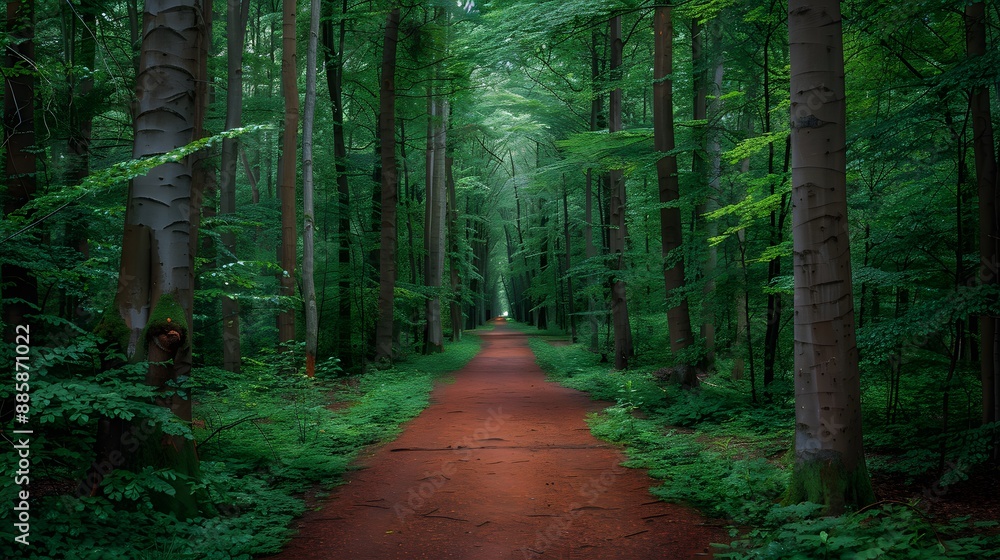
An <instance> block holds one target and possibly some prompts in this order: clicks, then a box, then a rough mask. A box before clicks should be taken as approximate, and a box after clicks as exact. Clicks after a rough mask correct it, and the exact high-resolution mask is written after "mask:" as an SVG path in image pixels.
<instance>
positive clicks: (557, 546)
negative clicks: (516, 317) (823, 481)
mask: <svg viewBox="0 0 1000 560" xmlns="http://www.w3.org/2000/svg"><path fill="white" fill-rule="evenodd" d="M482 336H483V339H484V347H483V349H482V351H481V352H480V353H479V354H478V355H477V356H476V357H475V358H474V359H473V360H472V361H471V362H470V363H469V364H468V365H467V366H466V367H465V368H463V369H462V370H460V371H459V372H457V373H456V374H455V380H454V382H453V383H451V384H446V385H440V386H439V387H437V388H436V389H435V391H434V392H433V393H432V395H431V405H430V407H428V408H427V409H426V410H425V411H424V412H423V413H422V414H420V416H418V417H417V418H415V419H414V420H412V421H411V422H410V423H408V424H407V425H406V426H405V429H404V432H403V433H402V435H401V436H400V437H399V438H398V439H396V440H395V441H393V442H392V443H390V444H388V445H386V446H383V447H381V448H378V449H374V450H372V451H371V452H370V453H367V454H366V456H364V457H363V458H361V459H360V462H361V464H362V466H363V468H362V470H358V471H355V472H353V473H349V474H348V475H347V476H346V477H345V483H344V485H342V486H341V487H340V488H339V489H337V490H336V491H335V492H334V493H333V496H332V497H331V498H330V499H329V501H328V502H327V503H325V504H323V505H322V507H321V508H319V509H316V510H314V511H311V512H310V513H307V514H306V515H305V516H304V517H303V518H302V519H300V520H299V521H298V522H297V528H298V529H299V533H298V534H297V535H296V536H295V537H293V539H292V541H291V542H290V543H289V545H288V546H287V548H286V549H285V550H284V551H283V552H282V553H281V554H279V555H277V556H274V557H273V558H275V559H286V558H287V559H291V558H296V559H308V558H331V557H337V558H341V557H344V558H358V559H362V558H371V559H389V558H408V559H409V558H470V559H471V558H476V559H480V558H482V559H506V558H602V559H603V558H608V559H613V558H623V559H624V558H629V559H643V558H698V557H708V556H710V552H709V551H710V544H711V543H713V542H725V541H727V540H728V535H727V533H726V532H725V531H724V530H723V529H722V528H721V525H720V524H718V523H711V522H709V521H707V520H706V519H705V517H703V516H702V515H701V514H699V513H698V512H697V511H696V510H694V509H691V508H687V507H682V506H677V505H671V504H668V503H666V502H664V501H660V500H657V499H655V498H654V497H652V496H650V494H649V487H650V486H652V485H653V481H652V480H651V479H649V478H648V477H647V476H646V474H645V472H644V471H642V470H636V469H625V468H623V467H621V466H620V463H621V462H622V461H623V460H624V459H625V457H624V456H623V455H622V454H621V452H620V451H619V450H618V449H617V448H616V447H615V446H614V445H611V444H609V443H606V442H602V441H601V440H598V439H596V438H595V437H594V436H592V435H591V433H590V430H589V429H588V427H587V424H586V423H585V417H586V416H587V415H588V414H589V413H594V412H596V411H598V410H601V409H603V408H605V407H607V406H608V405H609V404H611V403H607V402H604V403H601V402H595V401H592V400H591V399H590V398H589V397H588V396H587V395H586V394H584V393H581V392H578V391H575V390H573V389H568V388H564V387H560V386H558V385H556V384H554V383H550V382H547V381H546V380H545V374H544V373H543V372H542V370H541V369H540V368H539V367H538V366H537V365H536V364H535V356H534V355H533V354H532V352H531V351H530V350H529V348H528V345H527V337H526V336H525V335H524V334H522V333H519V332H516V331H514V330H512V329H510V328H507V327H505V326H503V325H498V328H497V329H495V330H494V331H492V332H489V333H485V334H483V335H482Z"/></svg>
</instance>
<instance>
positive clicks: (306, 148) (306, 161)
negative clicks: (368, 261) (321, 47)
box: [302, 0, 320, 377]
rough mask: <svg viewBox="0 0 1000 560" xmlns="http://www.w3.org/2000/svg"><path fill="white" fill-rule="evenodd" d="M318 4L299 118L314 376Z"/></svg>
mask: <svg viewBox="0 0 1000 560" xmlns="http://www.w3.org/2000/svg"><path fill="white" fill-rule="evenodd" d="M319 2H320V0H310V2H309V40H308V43H307V47H306V99H305V110H304V112H303V115H302V299H303V300H305V316H306V375H307V376H309V377H313V376H314V375H315V374H316V347H317V343H318V340H319V309H318V308H317V306H316V280H315V270H316V255H315V253H316V241H315V233H316V210H315V208H314V204H313V191H314V187H313V183H314V182H313V122H314V120H315V117H316V52H317V50H318V49H317V46H318V43H319Z"/></svg>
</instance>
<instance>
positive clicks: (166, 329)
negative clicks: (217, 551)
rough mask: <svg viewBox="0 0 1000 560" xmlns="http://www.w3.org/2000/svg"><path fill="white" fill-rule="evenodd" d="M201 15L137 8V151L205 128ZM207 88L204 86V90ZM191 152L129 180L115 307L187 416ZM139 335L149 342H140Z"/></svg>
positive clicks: (175, 407) (166, 398) (191, 470)
mask: <svg viewBox="0 0 1000 560" xmlns="http://www.w3.org/2000/svg"><path fill="white" fill-rule="evenodd" d="M205 40H206V37H205V20H204V18H203V14H202V12H201V4H200V2H199V1H198V0H151V1H148V2H146V4H145V7H144V13H143V26H142V48H141V51H140V57H139V74H138V76H137V83H136V98H137V103H136V107H137V113H136V119H135V140H134V147H133V153H132V155H133V157H134V158H143V157H148V156H154V155H159V154H163V153H166V152H168V151H170V150H172V149H175V148H178V147H181V146H184V145H186V144H189V143H190V142H191V141H192V140H193V139H194V134H195V133H196V132H197V131H198V130H199V129H200V128H201V123H199V122H197V121H198V115H199V114H200V113H201V110H200V106H201V103H202V100H201V99H199V96H198V93H199V89H200V88H199V86H198V79H197V78H198V76H199V74H200V72H201V70H200V66H201V61H200V60H199V58H200V57H201V56H204V54H205V52H206V51H205V50H204V47H203V45H204V41H205ZM203 91H204V90H203V89H202V92H203ZM191 159H192V158H187V159H185V160H182V161H179V162H174V163H166V164H163V165H160V166H158V167H156V168H154V169H153V170H151V171H150V172H149V173H148V174H147V175H145V176H142V177H138V178H136V179H135V180H133V182H132V187H131V190H130V193H129V202H128V210H127V213H126V224H125V235H124V238H123V246H122V260H121V270H120V273H119V286H118V294H117V296H116V306H117V309H118V312H119V318H120V319H121V321H123V322H124V326H125V328H126V329H127V332H128V333H129V334H128V336H127V341H123V342H124V344H123V345H124V346H125V347H126V350H127V354H128V355H129V356H130V359H132V360H133V361H136V360H142V359H148V360H149V361H150V362H151V365H150V366H149V370H148V372H147V375H146V383H147V384H149V385H151V386H153V387H156V388H157V389H159V390H160V391H161V392H162V396H161V397H159V398H158V399H157V402H158V403H159V404H160V405H162V406H165V407H168V408H169V409H170V410H171V411H172V412H173V413H174V414H175V415H176V416H177V417H179V418H180V419H181V420H183V421H185V422H190V421H191V400H190V398H188V397H187V396H186V395H185V394H184V393H178V392H176V391H175V390H174V389H173V386H175V385H177V384H180V385H181V386H183V384H184V381H185V380H186V379H187V378H188V377H189V375H190V372H191V339H192V333H191V327H190V326H191V324H192V302H193V299H192V298H193V291H192V288H193V268H194V267H193V259H194V256H193V254H192V252H191V247H192V244H191V237H192V235H196V232H195V231H193V230H192V221H193V220H192V200H191V198H192V161H191ZM144 337H145V338H144ZM146 452H147V457H145V458H144V459H143V461H144V462H146V463H148V464H153V465H155V466H172V467H173V468H174V469H176V470H178V471H180V472H182V473H184V474H189V475H193V474H195V473H196V472H197V468H198V467H197V456H196V455H195V451H194V444H193V442H192V441H191V440H188V439H185V438H183V437H179V436H164V437H163V438H162V440H161V439H159V438H153V440H152V444H151V446H150V449H148V450H147V451H146ZM174 487H175V490H176V491H177V493H176V495H174V496H172V497H169V496H163V497H162V500H159V501H160V502H162V504H161V508H163V509H169V510H170V511H173V512H174V513H176V514H178V515H179V516H182V517H190V516H193V515H196V514H197V513H198V510H199V506H198V503H197V501H196V499H195V497H194V495H192V493H191V490H190V488H189V487H188V485H187V484H185V483H183V482H181V481H180V480H178V481H177V482H176V483H175V484H174Z"/></svg>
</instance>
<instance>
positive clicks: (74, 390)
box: [0, 335, 480, 560]
mask: <svg viewBox="0 0 1000 560" xmlns="http://www.w3.org/2000/svg"><path fill="white" fill-rule="evenodd" d="M97 342H98V339H97V338H96V337H93V336H81V338H80V339H78V342H77V344H75V345H67V346H65V347H56V348H53V349H42V352H41V353H40V355H39V357H38V358H36V359H35V360H34V361H33V366H34V371H33V379H34V380H35V381H34V382H33V383H34V385H33V393H32V397H33V403H32V404H33V407H34V410H37V411H39V415H38V416H37V417H35V418H34V421H36V422H38V424H37V425H36V426H41V427H43V428H44V430H37V429H36V434H38V433H40V434H41V435H36V436H35V437H34V438H33V439H32V459H33V463H32V465H33V470H32V475H33V478H32V480H33V481H34V480H36V476H37V478H44V479H46V480H48V481H50V482H54V483H55V486H56V487H58V488H60V489H61V490H60V491H57V492H55V493H50V494H47V495H39V496H38V497H37V498H36V499H35V501H34V502H33V503H32V510H31V511H32V519H31V547H32V548H31V551H32V552H31V553H29V554H28V555H27V556H25V555H23V554H21V552H22V551H21V550H19V549H15V548H13V547H15V546H20V545H17V544H16V543H14V541H13V535H12V534H11V532H10V531H11V529H10V527H12V525H11V514H12V512H11V511H10V509H9V508H8V509H4V510H3V511H2V512H0V521H2V523H3V528H2V529H0V538H2V539H3V542H2V544H0V555H2V556H4V557H10V558H14V557H17V558H39V559H41V558H67V559H71V560H80V559H88V560H89V559H95V560H96V559H103V558H151V559H152V558H156V559H180V558H190V559H205V560H223V559H239V560H250V558H252V557H253V556H255V555H260V554H271V553H275V552H277V551H278V550H279V549H280V547H281V545H282V544H283V543H284V541H285V540H286V539H287V538H288V536H289V525H290V523H291V521H292V519H294V518H295V517H296V516H298V515H300V514H301V513H302V511H303V510H304V500H303V497H304V493H306V492H308V491H314V490H315V489H316V488H330V487H332V486H334V485H336V484H337V483H338V480H339V476H340V475H341V474H343V473H344V472H345V471H346V470H348V469H349V465H350V462H351V460H352V459H353V458H354V456H355V454H356V453H357V452H358V451H359V450H361V449H362V448H364V447H365V446H368V445H372V444H377V443H381V442H385V441H388V440H390V439H391V438H393V437H394V436H395V435H396V434H397V433H398V431H399V429H400V425H401V424H402V423H403V422H405V421H407V420H409V419H411V418H413V417H414V416H416V415H417V414H419V413H420V411H421V410H423V409H424V408H425V407H426V406H427V402H428V394H429V393H430V391H431V389H432V388H433V385H434V383H435V381H436V380H438V379H440V378H441V376H442V375H443V374H444V373H446V372H448V371H453V370H455V369H459V368H460V367H461V366H462V365H464V364H465V363H466V362H468V360H470V359H471V358H472V356H474V355H475V354H476V352H477V351H478V349H479V345H480V344H479V338H478V337H476V336H474V335H467V336H466V337H464V339H463V341H462V342H459V343H454V344H448V345H446V351H445V352H444V353H442V354H438V355H435V356H431V357H423V356H421V357H418V358H416V359H413V360H410V361H406V362H401V363H399V364H397V365H396V367H394V368H393V369H390V370H386V371H375V372H372V373H370V374H366V375H362V376H354V377H347V378H345V377H344V376H343V375H342V372H341V371H340V370H339V367H338V366H337V362H336V360H335V359H331V360H328V361H327V363H326V364H325V365H324V367H321V368H318V373H319V374H318V375H317V377H316V378H313V379H310V378H307V377H305V376H304V375H302V374H301V373H299V371H300V369H299V368H300V367H301V361H300V359H299V357H298V356H296V352H295V347H294V346H293V349H292V350H290V351H287V352H284V353H279V354H276V355H275V356H273V358H274V361H275V363H274V364H269V363H259V364H258V365H249V366H246V367H245V368H244V370H243V372H241V373H239V374H234V373H230V372H227V371H225V370H222V369H218V368H212V367H202V368H198V369H196V370H195V371H194V372H193V374H192V379H193V380H194V381H193V382H192V383H193V384H194V386H193V387H192V389H193V391H194V395H195V398H196V399H197V403H196V407H195V422H194V425H195V427H194V430H193V433H192V430H191V428H189V427H188V426H187V425H184V424H183V423H180V422H178V421H177V420H176V417H174V416H173V415H172V414H171V413H170V411H168V410H166V409H164V408H163V407H160V406H157V405H155V404H153V402H152V396H153V392H152V389H151V388H150V387H147V386H145V385H144V384H143V383H142V379H143V374H144V370H145V368H146V367H147V365H146V364H135V365H129V366H125V367H123V368H120V369H111V370H108V371H105V372H102V373H100V374H98V375H96V376H92V377H90V378H87V377H83V376H80V375H75V373H73V372H79V371H85V368H89V367H94V361H95V360H97V359H98V357H99V355H100V354H99V352H98V350H97V347H96V345H97ZM87 360H90V363H89V364H88V363H86V362H87ZM321 365H322V363H321ZM65 371H69V372H70V375H69V377H67V374H66V373H64V372H65ZM56 372H60V375H58V376H57V375H56ZM3 390H7V388H6V387H5V388H4V389H3ZM3 396H6V395H3V394H0V397H3ZM334 403H343V404H338V405H334ZM101 416H106V417H110V418H122V419H125V420H132V421H133V422H137V421H138V419H139V418H153V419H155V420H156V421H157V422H159V423H161V425H163V427H164V431H165V432H168V433H175V434H178V435H185V436H187V437H194V438H195V439H196V441H198V442H200V445H199V447H198V451H199V455H200V457H201V460H202V461H201V476H200V478H199V479H197V480H195V479H191V478H187V477H184V476H183V475H181V474H180V473H177V472H175V471H173V470H170V469H154V468H152V467H144V468H140V469H137V470H127V469H124V468H108V476H105V477H104V479H103V481H102V482H101V494H100V495H98V496H93V497H92V496H88V495H85V494H83V493H81V492H80V491H78V490H77V485H78V481H81V480H83V479H84V476H85V474H86V472H85V471H86V470H87V468H88V467H90V466H91V463H92V462H93V452H92V446H93V434H94V433H95V432H96V423H97V419H98V418H99V417H101ZM55 442H59V445H55ZM16 459H17V457H16V451H14V450H10V451H7V452H5V453H4V456H3V457H2V460H3V461H4V462H3V464H4V465H16V464H17V460H16ZM100 460H101V458H98V461H100ZM95 464H96V463H95ZM36 473H37V475H36ZM3 474H4V476H3V477H2V478H0V499H3V500H5V501H6V502H7V503H13V500H14V499H15V496H16V492H17V491H18V490H19V487H18V486H16V485H15V484H14V476H13V475H12V474H11V473H9V472H5V473H3ZM178 481H179V482H180V483H182V484H187V485H189V486H190V487H191V488H192V490H194V491H204V492H206V493H207V496H209V497H210V499H211V500H212V502H213V503H214V504H215V507H216V509H217V510H218V511H219V516H218V517H214V518H204V517H196V518H192V519H188V520H186V521H180V520H178V519H176V518H175V517H173V516H169V515H164V514H162V513H159V512H157V511H156V510H155V509H154V508H153V500H154V499H155V498H154V496H156V495H163V494H166V495H173V493H174V492H175V491H176V490H175V486H174V483H176V482H178ZM32 488H33V489H32V496H33V497H34V496H35V491H34V486H33V487H32ZM74 491H76V492H75V493H74ZM123 528H127V529H128V530H123Z"/></svg>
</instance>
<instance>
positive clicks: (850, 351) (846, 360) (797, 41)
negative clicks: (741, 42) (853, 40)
mask: <svg viewBox="0 0 1000 560" xmlns="http://www.w3.org/2000/svg"><path fill="white" fill-rule="evenodd" d="M788 29H789V47H790V48H789V50H790V56H791V127H792V128H791V142H792V205H793V206H792V220H793V228H792V230H793V234H792V235H793V255H794V257H793V262H794V313H795V321H794V324H795V347H794V352H795V372H794V375H795V465H794V470H793V473H792V480H791V485H790V487H789V491H788V499H789V501H790V502H798V501H805V500H807V501H811V502H816V503H820V504H824V506H825V511H826V512H827V513H829V514H837V513H840V512H842V511H844V509H845V508H846V507H848V506H863V505H866V504H868V503H870V502H872V501H873V499H874V496H873V493H872V488H871V481H870V479H869V476H868V470H867V468H866V466H865V456H864V448H863V445H862V440H861V433H862V430H861V387H860V379H859V375H858V352H857V347H856V344H855V335H854V329H855V325H854V300H853V296H852V290H851V253H850V243H849V240H848V228H847V184H846V147H847V146H846V127H845V119H846V103H845V99H844V91H845V90H844V51H843V40H842V35H841V17H840V3H839V2H838V1H837V0H791V1H790V2H789V7H788Z"/></svg>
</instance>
